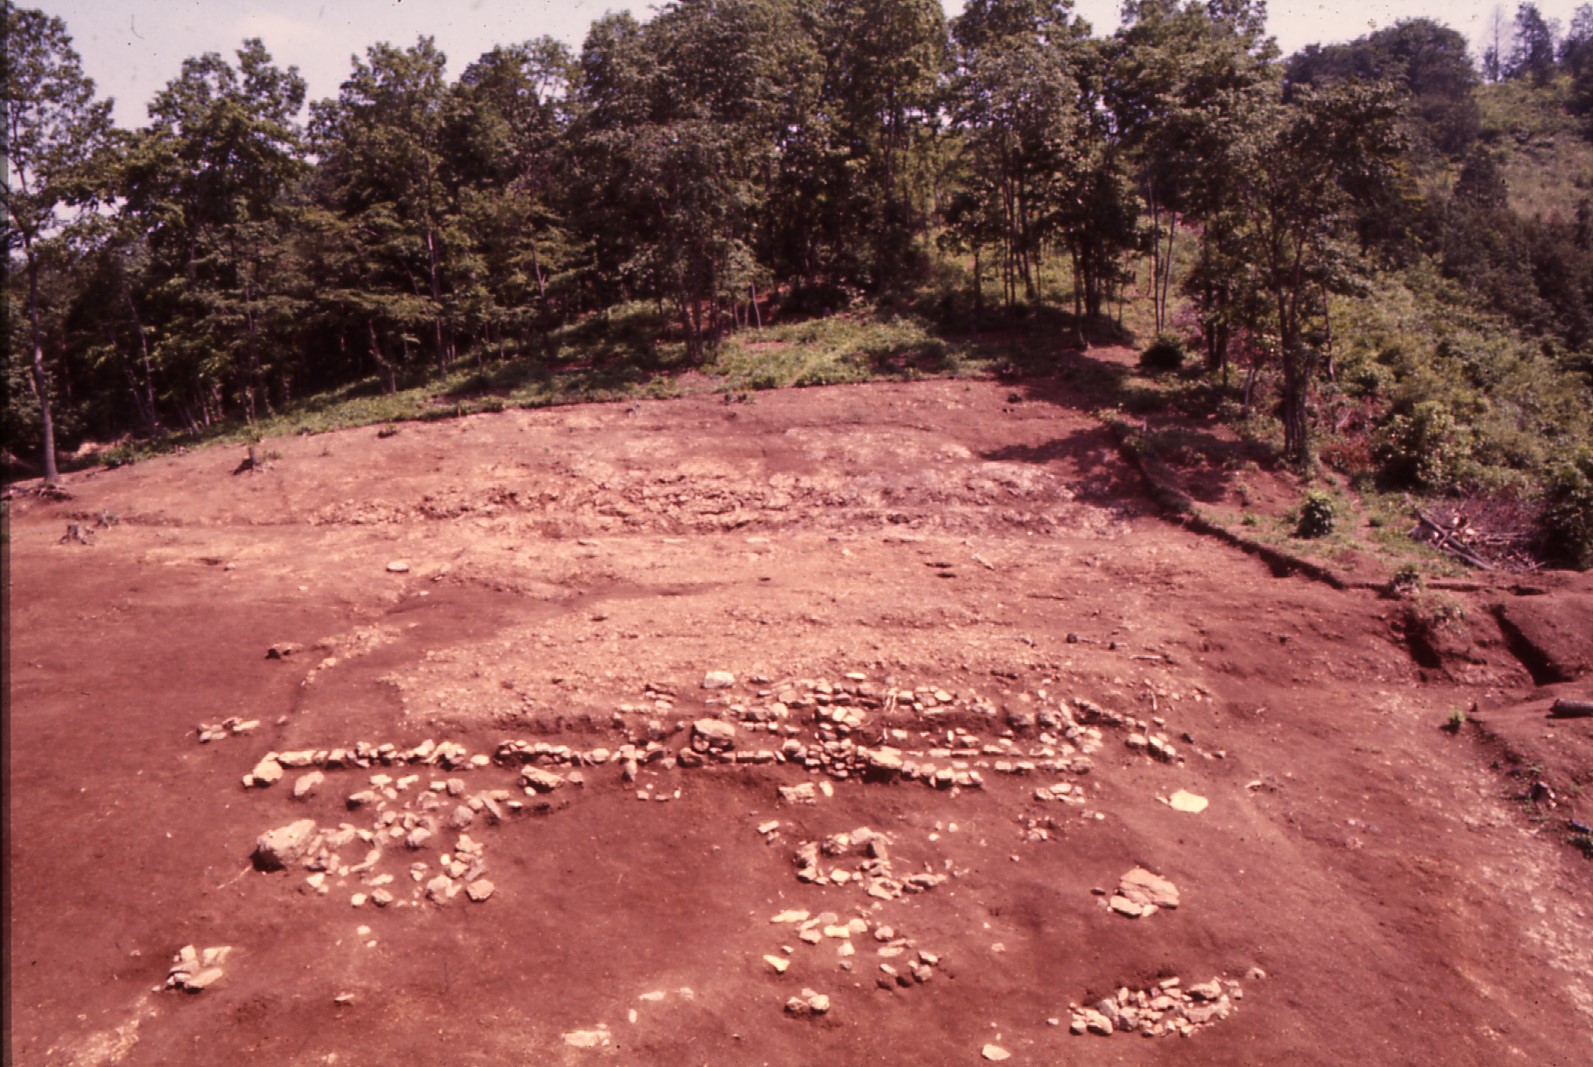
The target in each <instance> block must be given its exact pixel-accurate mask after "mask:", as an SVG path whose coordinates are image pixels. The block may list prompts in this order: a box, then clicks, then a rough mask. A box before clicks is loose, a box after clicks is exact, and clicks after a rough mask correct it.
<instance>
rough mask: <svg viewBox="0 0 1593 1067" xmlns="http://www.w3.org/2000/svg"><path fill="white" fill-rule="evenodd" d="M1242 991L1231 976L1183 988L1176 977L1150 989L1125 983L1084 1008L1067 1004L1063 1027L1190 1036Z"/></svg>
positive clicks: (1226, 1011) (1219, 1016)
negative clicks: (1068, 1011) (1069, 1014)
mask: <svg viewBox="0 0 1593 1067" xmlns="http://www.w3.org/2000/svg"><path fill="white" fill-rule="evenodd" d="M1243 996H1244V991H1243V990H1242V989H1241V988H1240V986H1239V983H1238V982H1237V981H1236V980H1234V979H1228V980H1226V981H1225V980H1223V979H1221V978H1213V979H1212V980H1211V981H1209V982H1199V983H1197V984H1195V985H1191V986H1189V987H1188V988H1187V989H1186V988H1184V986H1183V984H1182V982H1181V981H1180V980H1179V979H1177V978H1168V979H1166V980H1164V981H1162V982H1158V983H1157V984H1156V985H1155V986H1152V987H1151V988H1150V989H1139V990H1133V989H1129V988H1128V987H1126V986H1124V987H1123V988H1120V989H1119V990H1118V991H1117V994H1116V995H1115V996H1111V997H1103V998H1102V999H1101V1000H1098V1001H1096V1002H1095V1004H1093V1005H1091V1006H1089V1007H1083V1006H1080V1005H1078V1004H1072V1005H1069V1007H1070V1009H1071V1011H1072V1019H1071V1020H1070V1022H1069V1025H1068V1030H1069V1032H1071V1033H1074V1034H1098V1035H1100V1036H1101V1037H1111V1036H1112V1035H1113V1034H1114V1033H1133V1032H1135V1031H1138V1032H1139V1033H1141V1034H1143V1035H1144V1036H1146V1037H1166V1036H1170V1035H1172V1034H1181V1035H1183V1036H1184V1037H1189V1036H1191V1035H1193V1034H1194V1033H1195V1032H1196V1031H1197V1030H1201V1029H1203V1028H1205V1027H1208V1026H1211V1025H1213V1024H1215V1023H1217V1022H1220V1021H1221V1020H1223V1019H1226V1018H1227V1017H1228V1016H1229V1015H1231V1014H1233V1011H1234V1005H1235V1002H1237V1001H1239V1000H1240V999H1242V998H1243Z"/></svg>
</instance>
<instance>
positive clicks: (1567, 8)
mask: <svg viewBox="0 0 1593 1067" xmlns="http://www.w3.org/2000/svg"><path fill="white" fill-rule="evenodd" d="M20 2H21V5H22V6H28V7H37V8H40V9H42V10H44V11H46V12H49V13H50V14H52V15H59V16H61V17H62V18H63V19H65V20H66V24H67V29H68V30H69V31H70V32H71V34H72V37H73V40H74V43H75V44H76V47H77V50H78V53H79V54H80V55H81V56H82V57H83V66H84V68H85V70H86V71H87V72H88V74H89V76H90V77H92V78H93V79H94V81H95V83H96V84H97V86H98V87H99V91H100V93H101V94H102V95H109V96H113V97H115V98H116V118H117V121H118V122H120V123H121V124H122V125H124V126H138V125H142V124H143V123H144V122H145V121H146V119H147V115H146V112H145V106H146V105H147V104H148V103H149V100H150V99H151V97H153V96H154V94H155V93H156V92H157V91H158V90H159V89H160V87H161V86H163V85H165V84H166V82H167V81H169V80H170V79H171V78H173V77H175V76H176V75H177V73H178V71H179V70H180V69H181V67H182V61H183V60H184V59H185V58H187V57H189V56H194V55H199V54H200V53H203V52H221V53H223V54H224V55H227V56H228V57H230V56H231V54H232V52H233V51H234V50H236V48H237V47H238V45H239V44H240V43H241V42H242V41H243V40H244V38H246V37H261V38H263V39H264V40H265V43H266V48H267V49H268V50H269V51H270V52H271V54H272V56H273V57H274V58H275V59H276V61H277V62H278V63H280V64H281V65H283V66H288V65H290V64H292V65H297V66H298V68H299V71H300V73H301V74H303V75H304V77H305V79H306V81H308V83H309V96H310V99H312V100H316V99H320V98H322V97H327V96H334V95H336V93H337V89H338V85H339V84H340V83H341V82H342V81H343V79H344V78H345V77H346V76H347V74H348V71H349V57H350V56H352V55H354V54H356V53H358V54H363V53H364V51H365V48H366V47H367V46H368V45H371V44H375V43H377V42H378V41H388V42H391V43H393V44H398V45H409V44H412V43H413V42H414V40H415V38H416V37H417V36H419V35H421V34H430V35H431V36H433V37H435V38H436V39H437V44H438V47H440V48H441V49H442V50H443V51H444V52H445V53H447V55H448V59H449V73H450V74H451V75H457V74H458V73H459V72H460V71H461V70H463V69H464V67H465V66H466V65H467V64H468V63H470V62H471V61H472V60H474V59H475V58H476V57H477V56H479V55H481V54H482V53H483V52H486V51H488V50H489V49H491V48H492V46H493V45H496V44H508V43H513V42H518V41H524V40H527V39H530V38H532V37H539V36H542V35H544V34H548V35H551V36H554V37H558V38H562V39H563V40H565V41H568V42H570V43H571V44H572V45H575V46H579V44H580V42H581V40H582V39H583V38H584V37H585V35H586V29H587V27H588V26H590V25H591V23H592V20H593V19H595V18H597V17H598V16H600V15H601V14H603V12H604V11H607V10H619V9H629V10H631V11H634V12H636V13H637V16H638V17H639V18H642V19H646V18H647V17H649V13H650V12H651V11H652V10H653V9H654V8H655V7H656V6H657V5H655V4H653V3H624V2H621V0H590V2H588V0H563V2H559V3H555V2H550V0H20ZM943 2H944V3H945V5H946V8H947V11H948V12H949V13H952V14H955V13H957V12H958V11H960V10H961V9H962V4H963V0H943ZM1581 2H1583V0H1539V2H1538V9H1539V10H1540V11H1541V12H1543V14H1544V15H1545V16H1547V17H1550V18H1557V19H1559V20H1560V22H1561V24H1562V27H1563V26H1564V24H1566V23H1568V22H1569V21H1570V18H1571V13H1572V12H1573V11H1574V10H1575V8H1576V7H1577V5H1578V4H1579V3H1581ZM1119 6H1120V0H1077V4H1076V10H1077V11H1078V13H1079V14H1080V15H1082V16H1083V17H1084V18H1086V19H1088V20H1089V21H1090V23H1091V24H1092V25H1093V26H1094V28H1095V31H1096V33H1097V34H1104V33H1109V32H1111V31H1112V29H1114V28H1115V27H1116V25H1117V11H1118V8H1119ZM1496 6H1499V5H1497V4H1496V3H1495V2H1494V0H1449V2H1442V0H1365V2H1361V3H1353V2H1352V3H1343V2H1338V0H1272V3H1271V4H1270V5H1269V10H1270V12H1271V18H1270V24H1269V25H1270V29H1271V31H1272V33H1273V35H1274V36H1275V37H1277V39H1278V43H1279V44H1280V45H1281V46H1282V48H1283V50H1284V52H1285V54H1287V53H1289V52H1293V51H1295V50H1296V49H1299V48H1301V47H1302V46H1304V45H1306V44H1310V43H1312V42H1327V41H1335V40H1349V39H1351V38H1354V37H1359V36H1361V35H1362V34H1364V33H1367V32H1369V31H1370V30H1372V29H1376V28H1378V27H1380V26H1385V25H1388V24H1390V23H1392V22H1395V21H1397V20H1398V19H1401V18H1414V17H1418V16H1429V17H1433V18H1436V19H1439V20H1440V21H1442V22H1445V23H1447V24H1448V25H1450V26H1452V27H1453V28H1455V29H1457V30H1459V31H1460V32H1461V33H1463V34H1465V35H1466V36H1467V37H1468V38H1470V39H1471V40H1472V41H1473V43H1474V50H1476V51H1480V48H1475V43H1476V42H1477V41H1479V40H1481V39H1482V37H1483V35H1484V32H1485V27H1486V26H1487V24H1488V22H1489V16H1490V14H1491V13H1492V12H1493V10H1494V8H1495V7H1496ZM1502 9H1503V10H1504V12H1505V17H1506V20H1507V21H1508V19H1509V17H1510V16H1511V15H1513V14H1514V12H1515V4H1514V3H1509V4H1505V5H1503V7H1502Z"/></svg>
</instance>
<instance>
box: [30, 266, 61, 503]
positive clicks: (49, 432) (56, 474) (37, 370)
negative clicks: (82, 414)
mask: <svg viewBox="0 0 1593 1067" xmlns="http://www.w3.org/2000/svg"><path fill="white" fill-rule="evenodd" d="M26 255H27V259H28V324H29V326H30V327H31V331H32V341H33V365H32V367H31V368H30V369H31V371H32V373H33V391H34V393H35V394H36V395H37V396H38V399H39V423H40V436H41V437H42V438H43V449H44V484H45V485H54V484H56V483H57V482H59V481H60V480H61V473H60V471H59V470H57V469H56V465H55V412H54V410H53V409H52V407H51V405H50V378H49V376H48V375H47V374H45V372H44V331H43V330H42V329H41V328H40V327H39V260H38V257H37V256H35V255H34V253H33V247H32V244H31V242H30V243H29V245H28V247H27V249H26Z"/></svg>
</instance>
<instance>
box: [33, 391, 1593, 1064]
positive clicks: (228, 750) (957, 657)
mask: <svg viewBox="0 0 1593 1067" xmlns="http://www.w3.org/2000/svg"><path fill="white" fill-rule="evenodd" d="M1087 407H1088V405H1087V404H1085V403H1084V402H1082V401H1079V400H1077V399H1076V398H1073V397H1071V396H1070V394H1069V393H1068V387H1067V386H1066V384H1065V383H1043V387H1041V386H1036V387H1034V388H1031V389H1028V390H1026V391H1025V392H1023V393H1014V392H1012V387H1011V386H1009V385H999V384H997V383H990V382H924V383H912V384H874V385H865V386H849V387H837V388H825V389H807V390H800V391H789V392H781V393H766V394H760V395H758V396H756V397H755V398H754V400H753V401H752V402H750V403H742V404H725V403H722V402H720V401H719V400H718V399H717V398H706V397H699V398H688V399H682V400H672V401H660V402H644V403H638V404H635V405H631V406H621V405H608V406H588V407H572V408H565V409H559V410H549V411H541V412H534V413H533V412H507V413H503V414H497V415H482V416H473V417H469V418H464V419H460V420H457V421H454V422H443V423H429V424H423V425H406V426H404V427H402V428H401V430H400V432H399V433H397V434H396V435H395V434H384V433H380V432H378V430H377V429H376V428H374V427H373V428H369V429H361V430H351V431H345V432H339V433H333V434H326V435H320V436H313V437H298V438H292V439H285V440H276V441H268V442H265V443H264V444H263V445H262V446H260V452H259V455H260V456H261V457H262V458H263V459H264V462H263V463H262V464H260V465H257V466H256V467H255V468H254V469H240V467H239V464H238V462H237V460H238V457H237V455H234V454H224V453H222V452H220V451H201V452H195V453H191V454H187V455H181V456H173V457H168V458H164V459H159V460H154V461H149V462H144V463H140V464H137V465H135V466H131V467H125V468H121V469H118V470H115V471H101V472H88V473H83V474H78V475H72V476H69V477H68V478H67V479H66V481H65V489H66V493H67V496H68V498H67V499H42V498H34V497H23V496H18V497H16V498H14V499H13V500H12V502H11V507H12V514H11V522H10V531H9V534H10V553H11V556H10V564H11V566H10V568H9V572H8V581H9V583H10V587H9V589H8V594H9V595H8V604H9V616H10V617H9V622H10V627H11V629H10V698H11V703H10V717H9V749H8V760H7V765H6V781H5V791H6V795H7V797H8V798H9V803H10V830H11V833H10V835H9V836H10V845H9V852H8V864H9V869H10V878H11V881H10V906H11V913H10V914H11V927H10V931H9V933H10V937H9V938H8V951H9V953H10V995H11V997H12V1001H11V1004H12V1015H11V1027H10V1035H9V1036H10V1041H11V1053H12V1055H13V1056H14V1061H15V1062H16V1063H18V1064H55V1063H60V1064H101V1063H119V1064H211V1063H216V1062H225V1061H226V1060H228V1059H240V1058H242V1059H252V1060H256V1061H259V1062H271V1063H288V1064H328V1063H376V1062H403V1063H413V1062H423V1063H439V1064H500V1063H506V1062H523V1063H565V1064H602V1063H658V1064H677V1063H678V1064H685V1063H726V1064H731V1063H762V1062H768V1063H796V1062H827V1063H847V1064H851V1063H880V1062H901V1063H957V1062H966V1063H977V1062H989V1061H997V1062H999V1061H1008V1062H1012V1063H1035V1064H1039V1063H1047V1064H1050V1063H1096V1062H1113V1063H1125V1064H1150V1063H1156V1064H1163V1063H1166V1064H1235V1063H1291V1064H1340V1063H1344V1062H1348V1061H1354V1060H1359V1061H1361V1062H1365V1063H1444V1064H1497V1063H1509V1062H1515V1061H1518V1060H1519V1061H1521V1062H1532V1063H1540V1064H1566V1065H1570V1064H1579V1063H1583V1062H1586V1060H1587V1057H1588V1055H1589V1052H1590V1042H1589V1038H1588V1035H1589V1033H1590V1032H1593V949H1590V947H1589V942H1588V938H1587V931H1588V929H1589V928H1590V915H1589V907H1590V905H1589V897H1588V892H1587V890H1588V886H1589V877H1590V874H1593V866H1590V865H1589V862H1588V860H1587V859H1585V858H1584V857H1583V856H1582V855H1581V854H1580V853H1579V852H1578V851H1577V849H1576V848H1575V847H1573V845H1572V844H1570V843H1568V831H1567V829H1566V826H1567V825H1568V824H1569V823H1573V822H1574V823H1580V820H1582V819H1584V818H1585V817H1586V815H1587V812H1586V810H1585V809H1584V808H1582V807H1580V805H1582V804H1583V803H1584V802H1583V801H1582V800H1581V799H1580V797H1579V795H1578V794H1577V789H1578V788H1579V784H1580V783H1581V782H1586V781H1587V779H1586V778H1585V777H1584V778H1580V779H1578V778H1577V775H1578V774H1585V773H1586V772H1585V770H1584V768H1586V766H1587V753H1588V752H1589V751H1590V750H1593V739H1590V723H1593V720H1588V719H1564V720H1553V721H1552V722H1551V720H1549V719H1548V718H1547V716H1546V712H1547V707H1548V703H1549V701H1550V699H1551V698H1552V697H1553V696H1555V695H1557V694H1558V695H1574V694H1576V693H1579V692H1585V685H1586V677H1587V673H1586V671H1587V668H1586V662H1587V659H1586V648H1585V637H1586V634H1587V632H1588V629H1587V627H1585V626H1578V625H1577V623H1576V619H1577V617H1578V613H1579V612H1582V611H1583V610H1585V605H1586V604H1587V603H1588V600H1587V598H1588V597H1589V595H1590V594H1593V589H1590V587H1589V585H1588V584H1587V582H1586V580H1585V579H1583V578H1580V577H1575V576H1562V577H1556V578H1555V580H1554V582H1552V583H1549V584H1550V585H1552V586H1553V588H1545V590H1544V591H1543V593H1542V595H1541V596H1525V595H1519V594H1517V593H1515V592H1512V591H1511V590H1509V589H1508V588H1506V587H1503V586H1501V587H1498V588H1494V587H1488V588H1486V589H1481V590H1479V591H1476V592H1474V593H1467V594H1457V595H1459V596H1461V598H1462V599H1463V601H1464V606H1465V617H1466V618H1467V619H1468V620H1470V622H1471V623H1473V624H1476V625H1478V626H1481V627H1482V629H1481V630H1479V631H1477V632H1476V633H1474V634H1472V636H1471V637H1469V638H1468V639H1467V640H1466V641H1464V642H1461V644H1464V645H1465V646H1466V648H1464V649H1458V650H1451V651H1450V652H1446V653H1443V655H1444V656H1448V657H1449V658H1448V659H1445V660H1444V661H1443V662H1441V663H1440V664H1439V665H1438V666H1437V667H1436V668H1435V667H1434V666H1433V665H1431V664H1426V665H1424V664H1423V663H1420V662H1418V661H1417V660H1416V659H1414V658H1413V655H1412V644H1411V642H1410V640H1409V638H1408V634H1407V633H1406V622H1407V621H1408V613H1406V612H1405V611H1404V610H1403V607H1402V605H1400V604H1398V603H1396V602H1392V601H1389V600H1387V599H1385V598H1383V597H1382V596H1380V595H1379V593H1378V592H1377V591H1376V590H1374V589H1370V588H1351V589H1334V588H1331V587H1330V586H1328V585H1327V584H1324V583H1322V582H1316V581H1312V580H1309V579H1308V578H1305V577H1302V576H1295V577H1284V578H1279V577H1275V576H1274V574H1273V572H1272V570H1270V569H1269V568H1268V567H1267V565H1266V564H1265V563H1263V562H1262V561H1259V560H1257V559H1254V558H1252V557H1250V556H1247V555H1245V554H1243V553H1242V552H1240V551H1238V550H1236V549H1235V548H1233V547H1231V546H1230V545H1228V544H1224V543H1221V542H1219V541H1216V540H1213V539H1209V538H1203V537H1202V536H1200V535H1198V534H1197V533H1194V532H1192V531H1190V530H1187V529H1184V528H1182V527H1181V526H1179V525H1177V524H1176V523H1172V522H1168V521H1166V520H1164V519H1163V518H1161V517H1160V515H1159V514H1158V512H1157V510H1156V509H1155V507H1154V505H1153V504H1152V503H1151V502H1150V501H1149V499H1148V498H1147V497H1146V495H1145V494H1144V492H1143V490H1142V488H1141V485H1140V482H1139V476H1138V474H1137V473H1136V472H1135V471H1134V469H1133V468H1132V467H1130V466H1128V465H1126V464H1125V463H1124V461H1123V460H1122V458H1121V457H1120V455H1119V453H1118V451H1117V446H1116V441H1115V439H1114V437H1113V436H1112V434H1111V433H1110V432H1109V431H1108V430H1107V429H1106V428H1105V427H1104V426H1103V425H1102V424H1101V423H1099V422H1098V421H1096V420H1095V419H1094V418H1093V417H1092V416H1091V415H1090V414H1089V413H1088V410H1087ZM235 472H236V473H235ZM1263 479H1264V476H1263V475H1260V474H1257V475H1253V476H1252V481H1254V482H1257V483H1258V485H1257V486H1256V488H1255V489H1254V491H1255V492H1257V493H1262V492H1265V491H1273V492H1276V493H1277V494H1278V495H1280V496H1281V495H1282V491H1281V490H1279V489H1276V488H1274V489H1272V490H1268V489H1267V487H1266V486H1263V485H1260V484H1259V483H1260V482H1261V481H1262V480H1263ZM67 523H74V524H76V525H77V526H78V528H79V533H80V536H79V537H78V538H77V539H72V540H66V539H63V538H62V531H63V529H64V528H65V526H66V524H67ZM1584 617H1585V616H1584ZM1492 619H1497V620H1499V625H1498V626H1497V627H1495V629H1493V630H1488V628H1487V627H1488V626H1490V625H1493V623H1491V622H1486V623H1485V620H1492ZM1522 635H1525V636H1522ZM1579 641H1580V642H1582V643H1581V644H1578V642H1579ZM1526 645H1531V646H1533V647H1537V648H1541V649H1542V650H1543V651H1544V654H1545V655H1546V656H1547V657H1548V658H1549V659H1550V660H1552V661H1553V662H1555V663H1559V664H1561V665H1562V666H1566V669H1567V670H1568V671H1569V672H1570V673H1571V674H1573V675H1574V676H1573V677H1571V678H1568V679H1562V680H1560V681H1557V682H1553V683H1552V686H1551V688H1550V689H1536V688H1534V687H1535V686H1537V685H1550V684H1551V683H1549V682H1548V681H1547V680H1545V679H1544V678H1542V677H1541V676H1540V670H1541V665H1539V664H1536V663H1535V662H1533V660H1532V655H1531V654H1529V653H1525V652H1523V651H1522V650H1523V648H1524V647H1525V646H1526ZM1468 655H1469V656H1471V659H1470V660H1467V659H1466V658H1465V657H1466V656H1468ZM1578 657H1580V658H1578ZM1468 665H1469V666H1468ZM1473 707H1475V708H1476V709H1477V710H1476V711H1474V712H1472V713H1471V714H1470V717H1469V718H1468V723H1467V726H1466V727H1465V728H1464V729H1462V730H1459V731H1458V735H1452V734H1450V733H1447V732H1445V731H1444V730H1443V729H1441V728H1440V727H1442V726H1443V725H1445V723H1446V722H1448V721H1449V720H1450V718H1451V712H1452V711H1453V710H1455V709H1457V708H1461V709H1471V708H1473ZM1512 717H1514V719H1515V720H1519V722H1521V723H1522V724H1524V725H1523V726H1522V732H1523V736H1522V738H1516V739H1511V738H1505V737H1503V736H1502V735H1501V733H1500V732H1499V729H1500V728H1499V727H1498V726H1497V724H1498V723H1499V722H1503V721H1504V720H1505V719H1510V718H1512ZM1476 724H1480V725H1476ZM1545 738H1548V739H1549V740H1545ZM1545 745H1548V746H1551V747H1552V748H1553V750H1554V751H1555V752H1556V753H1558V754H1559V755H1557V756H1556V759H1557V760H1558V761H1559V762H1556V763H1553V764H1552V765H1544V766H1542V767H1540V768H1539V769H1538V770H1537V771H1536V772H1534V773H1535V774H1536V775H1537V779H1535V780H1542V781H1543V782H1544V785H1545V788H1548V789H1550V790H1551V791H1552V797H1550V796H1545V795H1544V794H1543V793H1541V792H1539V793H1538V794H1537V796H1536V797H1535V798H1534V797H1531V796H1529V797H1528V798H1527V799H1523V798H1522V797H1523V791H1525V792H1527V793H1529V794H1530V793H1531V792H1532V788H1531V783H1530V782H1524V781H1523V779H1522V778H1521V777H1519V776H1512V775H1511V774H1509V773H1501V772H1502V771H1503V772H1509V771H1510V770H1511V769H1517V770H1520V769H1522V768H1523V767H1525V766H1528V765H1527V764H1524V763H1523V762H1522V761H1523V760H1528V759H1533V758H1534V757H1533V756H1532V755H1531V753H1532V751H1533V749H1534V746H1538V747H1541V746H1545ZM1551 801H1552V803H1553V805H1554V806H1552V807H1551V806H1549V805H1550V802H1551ZM1573 836H1574V835H1573Z"/></svg>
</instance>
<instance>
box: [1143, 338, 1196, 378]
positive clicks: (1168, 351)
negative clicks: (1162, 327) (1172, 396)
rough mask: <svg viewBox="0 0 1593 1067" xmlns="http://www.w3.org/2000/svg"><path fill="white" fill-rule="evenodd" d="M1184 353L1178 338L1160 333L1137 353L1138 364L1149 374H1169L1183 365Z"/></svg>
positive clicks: (1182, 345) (1181, 342) (1182, 343)
mask: <svg viewBox="0 0 1593 1067" xmlns="http://www.w3.org/2000/svg"><path fill="white" fill-rule="evenodd" d="M1186 355H1187V353H1186V352H1185V351H1184V342H1183V341H1182V340H1181V339H1180V338H1178V337H1177V336H1176V335H1174V334H1170V333H1161V334H1157V335H1156V340H1154V341H1152V342H1151V343H1150V345H1149V346H1148V347H1146V349H1145V350H1144V351H1143V352H1141V353H1140V354H1139V366H1140V369H1141V370H1143V371H1145V372H1147V373H1149V374H1171V373H1173V372H1174V371H1176V370H1178V369H1179V368H1180V367H1182V366H1183V365H1184V357H1185V356H1186Z"/></svg>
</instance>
